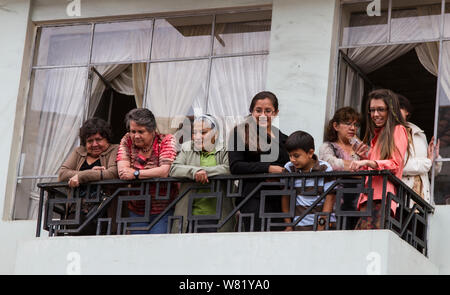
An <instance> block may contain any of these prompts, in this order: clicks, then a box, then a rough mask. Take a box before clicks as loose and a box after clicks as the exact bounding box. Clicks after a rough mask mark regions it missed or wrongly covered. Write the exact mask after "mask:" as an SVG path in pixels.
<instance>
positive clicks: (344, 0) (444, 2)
mask: <svg viewBox="0 0 450 295" xmlns="http://www.w3.org/2000/svg"><path fill="white" fill-rule="evenodd" d="M393 1H394V0H388V23H387V26H388V29H387V42H379V43H372V44H362V45H348V46H343V45H341V43H342V42H341V38H342V31H343V17H342V15H343V9H344V5H348V4H358V3H367V4H369V3H371V2H372V1H371V0H340V3H339V11H338V24H339V29H338V35H337V38H336V42H337V43H336V52H335V54H336V57H337V58H336V61H335V65H334V66H335V69H334V75H335V77H334V79H333V81H334V85H333V94H332V95H333V100H334V104H332V107H331V113H334V112H335V111H336V110H337V108H338V105H337V104H338V101H339V100H338V96H339V87H340V83H339V79H340V71H339V69H340V63H341V58H340V56H341V53H342V54H343V53H344V52H342V50H345V49H351V48H361V47H369V46H384V45H401V44H415V43H427V42H439V66H438V76H437V77H436V79H437V85H436V98H435V110H434V125H433V128H434V130H433V136H434V138H435V143H436V140H437V133H438V121H439V107H440V104H439V102H440V91H439V90H440V85H441V77H442V56H443V44H444V42H449V41H450V36H449V37H445V36H444V28H445V14H446V13H445V8H446V6H448V7H450V1H448V0H440V1H441V14H440V26H439V38H431V39H422V40H414V41H396V42H392V41H391V21H392V2H393ZM436 4H438V3H436ZM347 65H348V66H349V67H351V68H353V66H352V65H351V64H349V63H347ZM354 70H355V71H356V72H358V69H354ZM358 75H359V74H358ZM448 161H450V158H441V159H436V160H435V161H433V165H432V167H431V183H430V184H431V186H430V191H431V194H432V198H431V204H432V205H435V199H434V188H435V178H436V176H435V165H436V163H437V162H448Z"/></svg>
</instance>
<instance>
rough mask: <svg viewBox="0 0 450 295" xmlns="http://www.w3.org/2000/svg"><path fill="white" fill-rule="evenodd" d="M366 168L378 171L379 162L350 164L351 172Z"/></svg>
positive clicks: (364, 161)
mask: <svg viewBox="0 0 450 295" xmlns="http://www.w3.org/2000/svg"><path fill="white" fill-rule="evenodd" d="M365 166H367V167H370V168H372V169H376V168H377V167H378V164H377V162H375V161H371V160H360V161H353V162H351V163H350V171H358V170H361V169H363V167H365Z"/></svg>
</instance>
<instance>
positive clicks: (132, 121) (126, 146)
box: [117, 108, 177, 234]
mask: <svg viewBox="0 0 450 295" xmlns="http://www.w3.org/2000/svg"><path fill="white" fill-rule="evenodd" d="M125 122H126V126H127V129H128V133H126V134H125V135H124V137H123V138H122V140H121V141H120V146H119V151H118V153H117V167H118V170H119V177H120V179H124V180H132V179H148V178H154V177H167V176H168V175H169V170H170V166H171V165H172V162H173V161H174V160H175V156H176V150H175V138H174V136H173V135H171V134H167V135H164V134H159V133H158V132H157V131H156V120H155V116H154V115H153V113H152V112H151V111H150V110H148V109H145V108H137V109H133V110H131V111H130V112H128V114H127V115H126V116H125ZM166 189H167V188H166V187H165V186H164V185H161V188H160V191H159V194H160V195H165V194H166ZM155 192H156V184H154V185H151V186H150V194H151V196H152V200H151V208H150V221H149V222H139V223H131V224H130V227H143V226H148V225H149V224H150V223H151V222H153V220H154V219H156V218H157V217H158V215H159V214H160V213H162V212H163V211H164V209H165V208H166V207H167V205H169V204H170V200H156V199H155ZM171 193H172V194H171V198H170V199H173V198H172V197H173V196H174V195H175V194H176V193H177V191H176V189H171ZM128 209H129V212H130V217H143V216H144V215H145V213H146V212H145V202H144V201H131V202H129V203H128ZM168 219H169V215H168V214H166V215H165V216H164V217H163V218H161V219H160V220H159V221H158V222H157V223H156V224H155V225H154V226H153V227H152V229H150V230H149V231H130V233H131V234H146V233H151V234H156V233H167V224H168Z"/></svg>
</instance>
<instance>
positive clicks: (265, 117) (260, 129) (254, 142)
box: [228, 91, 289, 231]
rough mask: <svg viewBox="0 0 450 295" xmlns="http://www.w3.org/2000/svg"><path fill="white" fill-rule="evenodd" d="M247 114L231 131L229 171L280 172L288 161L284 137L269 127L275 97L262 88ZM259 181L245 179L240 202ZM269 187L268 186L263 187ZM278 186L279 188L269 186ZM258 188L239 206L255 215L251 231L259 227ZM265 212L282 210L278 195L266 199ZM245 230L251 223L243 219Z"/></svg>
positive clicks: (274, 110)
mask: <svg viewBox="0 0 450 295" xmlns="http://www.w3.org/2000/svg"><path fill="white" fill-rule="evenodd" d="M249 111H250V115H249V116H248V117H247V119H246V120H245V122H244V123H243V124H240V125H238V126H236V127H235V128H234V130H233V134H232V136H233V137H232V138H230V141H229V143H230V145H229V151H228V158H229V163H230V171H231V173H232V174H259V173H282V172H283V171H284V168H283V167H284V165H285V164H286V163H287V162H288V161H289V155H288V153H287V151H286V148H285V142H286V139H287V136H286V135H285V134H283V133H282V132H281V131H280V130H279V129H278V128H276V127H275V126H272V119H273V118H275V117H276V116H277V115H278V99H277V97H276V96H275V94H273V93H271V92H268V91H263V92H260V93H258V94H256V95H255V97H253V99H252V102H251V104H250V109H249ZM260 182H261V180H259V179H255V180H244V182H243V183H242V184H241V185H243V196H242V198H240V200H238V202H239V201H242V200H243V199H244V198H245V197H246V196H248V195H249V194H250V193H251V192H252V190H254V189H255V188H256V186H257V185H258V184H259V183H260ZM263 189H264V190H268V189H271V188H268V187H266V188H263ZM272 189H279V188H272ZM259 207H260V191H258V192H256V194H255V195H254V196H252V197H251V198H250V199H249V200H248V201H247V202H246V203H245V204H244V205H243V206H242V207H241V209H240V212H241V213H253V214H254V227H253V230H254V231H260V230H265V229H261V219H260V218H259V209H260V208H259ZM264 212H266V213H268V212H274V213H275V212H276V213H280V212H281V201H280V199H279V198H277V197H272V198H270V197H269V198H268V199H267V200H266V203H265V210H264ZM244 230H245V231H249V230H250V222H248V220H244Z"/></svg>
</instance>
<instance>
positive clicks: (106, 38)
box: [92, 20, 152, 63]
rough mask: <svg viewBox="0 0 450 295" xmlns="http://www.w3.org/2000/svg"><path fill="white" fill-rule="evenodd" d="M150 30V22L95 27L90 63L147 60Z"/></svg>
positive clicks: (107, 24) (108, 24)
mask: <svg viewBox="0 0 450 295" xmlns="http://www.w3.org/2000/svg"><path fill="white" fill-rule="evenodd" d="M151 30H152V21H151V20H146V21H134V22H120V23H106V24H97V25H95V30H94V44H93V47H92V62H93V63H100V62H121V61H132V60H146V59H148V56H149V50H150V42H151Z"/></svg>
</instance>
